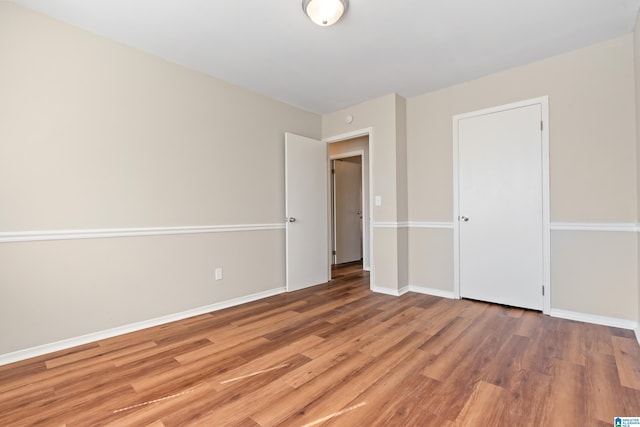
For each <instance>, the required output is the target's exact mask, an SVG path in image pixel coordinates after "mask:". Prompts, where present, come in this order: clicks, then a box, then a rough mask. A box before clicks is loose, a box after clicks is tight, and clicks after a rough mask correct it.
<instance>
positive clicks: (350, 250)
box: [334, 159, 362, 264]
mask: <svg viewBox="0 0 640 427" xmlns="http://www.w3.org/2000/svg"><path fill="white" fill-rule="evenodd" d="M334 171H335V172H334V200H335V202H334V203H335V207H334V209H335V215H334V221H335V224H334V227H335V237H334V239H335V251H336V263H337V264H342V263H346V262H353V261H358V260H360V259H361V258H362V194H361V191H362V165H361V164H357V163H353V162H351V161H348V160H345V159H337V160H334Z"/></svg>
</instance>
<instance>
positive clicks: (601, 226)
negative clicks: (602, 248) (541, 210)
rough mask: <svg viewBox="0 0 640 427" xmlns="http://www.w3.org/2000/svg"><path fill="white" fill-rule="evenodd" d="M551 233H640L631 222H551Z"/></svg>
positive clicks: (636, 225)
mask: <svg viewBox="0 0 640 427" xmlns="http://www.w3.org/2000/svg"><path fill="white" fill-rule="evenodd" d="M551 230H553V231H626V232H632V233H636V232H638V231H640V228H639V226H638V224H636V223H631V222H552V223H551Z"/></svg>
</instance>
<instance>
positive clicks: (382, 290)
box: [371, 285, 456, 299]
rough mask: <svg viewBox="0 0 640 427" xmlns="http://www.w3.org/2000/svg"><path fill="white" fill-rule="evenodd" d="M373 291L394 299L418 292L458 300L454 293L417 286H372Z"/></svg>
mask: <svg viewBox="0 0 640 427" xmlns="http://www.w3.org/2000/svg"><path fill="white" fill-rule="evenodd" d="M371 290H372V291H373V292H377V293H379V294H385V295H392V296H394V297H399V296H401V295H404V294H406V293H407V292H416V293H419V294H426V295H433V296H436V297H441V298H449V299H455V298H456V297H455V294H454V293H453V292H449V291H443V290H442V289H433V288H427V287H424V286H415V285H409V286H405V287H402V288H400V289H392V288H384V287H381V286H371Z"/></svg>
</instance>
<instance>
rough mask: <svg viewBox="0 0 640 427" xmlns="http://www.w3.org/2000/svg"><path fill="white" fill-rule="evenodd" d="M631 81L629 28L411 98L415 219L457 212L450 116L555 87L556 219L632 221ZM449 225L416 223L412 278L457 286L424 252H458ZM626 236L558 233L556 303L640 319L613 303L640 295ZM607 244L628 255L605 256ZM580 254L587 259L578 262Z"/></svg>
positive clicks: (631, 237) (633, 309) (554, 241)
mask: <svg viewBox="0 0 640 427" xmlns="http://www.w3.org/2000/svg"><path fill="white" fill-rule="evenodd" d="M633 87H634V72H633V38H632V36H631V35H627V36H624V37H619V38H616V39H613V40H609V41H606V42H603V43H599V44H596V45H593V46H590V47H587V48H584V49H580V50H576V51H573V52H570V53H567V54H563V55H559V56H555V57H552V58H548V59H546V60H543V61H539V62H535V63H532V64H529V65H526V66H523V67H518V68H514V69H511V70H508V71H505V72H501V73H497V74H493V75H490V76H487V77H484V78H482V79H479V80H475V81H471V82H467V83H464V84H461V85H458V86H454V87H450V88H447V89H443V90H440V91H437V92H434V93H429V94H426V95H422V96H418V97H415V98H410V99H408V101H407V122H408V126H407V131H408V165H407V167H408V177H409V180H408V190H409V195H408V201H409V203H408V207H409V220H410V221H424V222H440V221H444V222H451V221H452V219H453V218H452V217H453V212H452V207H453V200H452V195H453V191H452V177H453V170H452V163H453V160H452V137H453V136H452V122H451V118H452V116H453V115H455V114H460V113H465V112H470V111H474V110H478V109H481V108H485V107H492V106H497V105H502V104H506V103H510V102H515V101H520V100H524V99H529V98H535V97H539V96H544V95H548V96H549V108H550V123H549V126H550V127H549V129H550V169H551V170H550V187H551V221H552V223H553V222H589V223H591V222H599V223H607V222H612V223H632V222H635V221H636V209H637V191H636V187H637V183H636V139H635V126H636V115H635V100H634V93H633V90H630V88H633ZM445 233H449V234H450V235H451V238H452V237H453V236H452V234H453V233H452V231H451V230H446V229H443V230H441V231H440V233H439V235H438V236H437V237H434V236H431V234H433V232H425V231H424V230H416V229H411V231H410V234H411V235H410V242H411V252H410V254H409V277H410V283H411V284H412V285H415V286H424V287H430V288H436V289H443V290H447V291H453V283H452V282H449V283H434V282H433V281H435V280H441V279H446V278H447V277H446V275H445V274H444V272H440V273H437V272H433V273H430V272H427V270H426V268H425V264H428V265H433V264H434V263H435V261H434V260H433V259H431V260H429V259H426V258H425V257H426V256H428V255H429V254H431V256H433V254H434V253H436V252H437V255H436V258H435V259H438V258H442V259H440V260H439V261H438V263H441V264H442V265H447V266H448V265H451V261H450V259H451V257H452V252H450V251H449V249H447V248H446V247H444V246H442V234H445ZM599 233H603V234H599ZM623 234H624V237H620V236H619V235H618V234H617V233H606V232H562V233H560V232H555V231H554V232H552V236H551V245H552V248H551V253H552V259H551V263H552V277H551V281H552V309H559V310H569V311H571V310H575V311H580V310H581V309H584V310H587V311H586V312H587V313H589V314H593V315H601V316H611V317H619V318H623V319H629V320H635V319H637V318H638V307H637V305H633V304H622V305H620V307H619V308H616V307H615V304H614V301H615V299H616V298H617V299H619V300H623V299H629V298H631V299H632V300H637V299H638V297H637V293H638V279H637V273H636V269H637V262H638V260H637V258H636V256H635V252H636V250H637V248H635V247H632V246H633V245H630V242H635V241H636V238H637V237H636V235H635V233H632V232H628V233H623ZM585 245H586V248H587V249H585ZM596 247H597V248H598V250H596ZM605 249H606V251H607V253H611V254H620V255H623V254H624V256H621V257H620V258H619V259H617V260H614V259H612V258H610V257H601V256H600V255H602V253H601V251H603V250H605ZM565 251H569V252H573V253H574V255H575V257H572V256H571V255H570V254H565ZM624 251H631V252H624ZM630 253H631V254H633V256H632V257H630V256H629V254H630ZM561 255H562V256H561ZM577 259H582V260H590V263H587V264H580V263H579V262H577ZM436 271H437V269H436ZM614 281H615V283H616V284H615V285H614V288H615V290H616V293H615V298H612V299H611V300H610V301H609V300H602V301H601V295H602V294H603V292H605V291H604V289H607V288H609V287H610V286H612V285H611V283H613V282H614ZM577 290H579V292H577ZM574 291H576V292H574ZM576 301H580V303H576Z"/></svg>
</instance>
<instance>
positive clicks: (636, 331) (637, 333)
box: [634, 322, 640, 344]
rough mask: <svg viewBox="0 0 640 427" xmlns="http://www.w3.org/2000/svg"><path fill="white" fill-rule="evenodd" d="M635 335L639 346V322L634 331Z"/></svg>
mask: <svg viewBox="0 0 640 427" xmlns="http://www.w3.org/2000/svg"><path fill="white" fill-rule="evenodd" d="M634 331H635V333H636V340H637V341H638V344H640V322H639V323H637V324H636V329H635V330H634Z"/></svg>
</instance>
